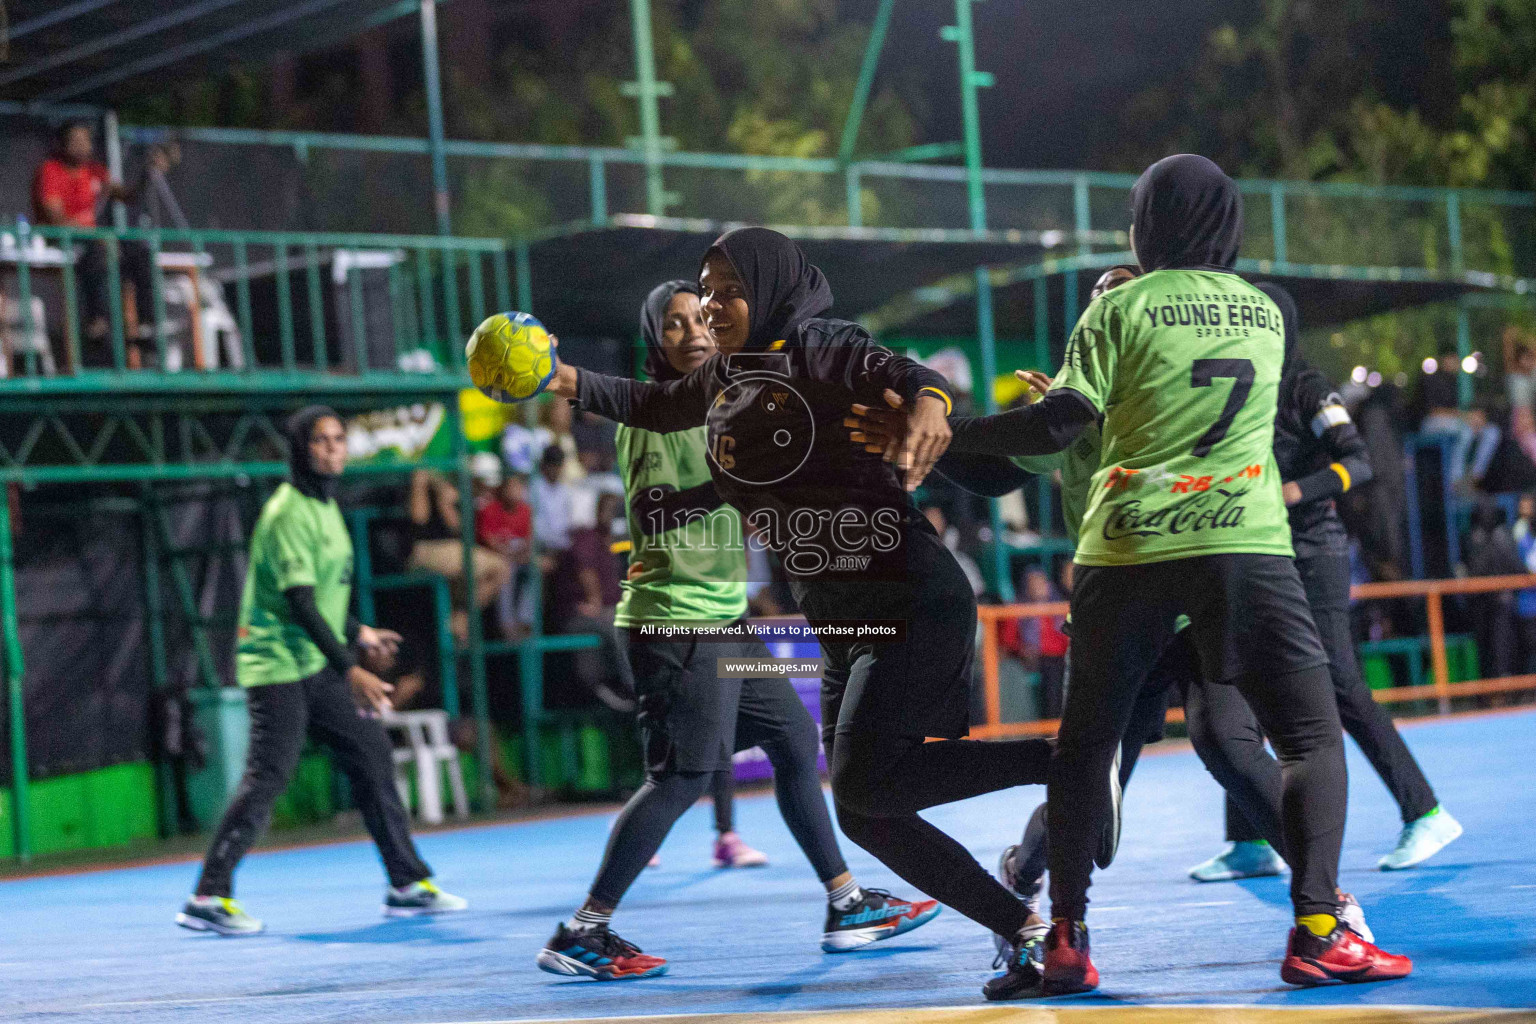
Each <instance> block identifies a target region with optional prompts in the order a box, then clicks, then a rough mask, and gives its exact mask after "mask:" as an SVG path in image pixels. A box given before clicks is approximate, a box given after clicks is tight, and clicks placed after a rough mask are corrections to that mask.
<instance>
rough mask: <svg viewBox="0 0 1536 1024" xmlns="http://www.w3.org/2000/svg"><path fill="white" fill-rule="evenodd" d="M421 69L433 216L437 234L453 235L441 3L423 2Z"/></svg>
mask: <svg viewBox="0 0 1536 1024" xmlns="http://www.w3.org/2000/svg"><path fill="white" fill-rule="evenodd" d="M421 66H422V71H423V73H424V74H425V76H426V83H427V136H428V148H429V149H430V150H431V153H432V212H433V215H434V216H435V217H436V220H437V233H438V234H440V235H451V234H453V220H452V217H451V216H450V210H449V205H448V158H447V156H446V155H445V150H444V146H443V135H444V133H443V78H442V73H441V70H440V69H439V67H438V60H437V0H421Z"/></svg>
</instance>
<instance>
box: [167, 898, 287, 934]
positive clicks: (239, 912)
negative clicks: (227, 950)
mask: <svg viewBox="0 0 1536 1024" xmlns="http://www.w3.org/2000/svg"><path fill="white" fill-rule="evenodd" d="M176 923H177V924H179V925H181V926H182V927H183V928H186V929H189V930H191V931H194V932H217V933H218V934H220V935H260V934H261V933H262V932H263V931H265V930H266V927H267V926H266V925H265V924H263V923H262V922H261V921H258V920H257V919H256V918H254V917H252V916H251V915H250V914H247V913H246V912H245V908H244V907H242V906H240V904H238V903H236V902H235V901H234V900H232V899H230V898H228V897H227V896H190V897H188V898H187V902H186V903H184V904H183V905H182V908H181V913H179V914H177V915H176Z"/></svg>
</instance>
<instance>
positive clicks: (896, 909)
mask: <svg viewBox="0 0 1536 1024" xmlns="http://www.w3.org/2000/svg"><path fill="white" fill-rule="evenodd" d="M942 909H943V908H942V907H940V906H939V901H938V900H904V899H902V898H900V897H899V896H892V895H891V894H890V893H888V892H886V891H885V890H884V889H865V890H864V895H863V896H862V897H861V898H860V899H859V902H857V903H855V904H854V905H853V906H851V907H848V908H847V909H845V910H838V909H836V908H835V907H832V906H828V907H827V927H826V930H825V931H823V932H822V933H821V949H822V952H824V953H846V952H848V951H849V950H851V949H860V948H862V947H864V946H867V945H869V944H870V943H871V942H879V941H880V940H881V939H892V938H895V937H896V936H898V935H901V934H903V933H905V932H909V931H911V930H912V929H914V928H921V927H922V926H923V925H925V924H927V923H928V922H929V921H932V920H933V919H934V918H936V917H938V916H939V911H940V910H942Z"/></svg>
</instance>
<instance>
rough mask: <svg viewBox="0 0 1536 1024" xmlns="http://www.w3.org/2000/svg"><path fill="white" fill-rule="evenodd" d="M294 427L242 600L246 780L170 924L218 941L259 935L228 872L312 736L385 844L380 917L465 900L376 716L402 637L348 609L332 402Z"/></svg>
mask: <svg viewBox="0 0 1536 1024" xmlns="http://www.w3.org/2000/svg"><path fill="white" fill-rule="evenodd" d="M287 427H288V431H287V432H288V444H289V452H290V454H289V475H290V479H289V481H288V482H286V483H283V484H279V485H278V488H277V490H276V491H274V492H273V494H272V497H270V498H268V499H267V503H266V505H265V506H263V508H262V510H261V517H260V518H259V519H257V521H256V529H255V532H254V533H253V534H252V535H251V548H250V560H249V564H248V566H247V569H246V577H245V591H244V593H243V595H242V596H241V598H240V631H239V647H238V649H237V652H236V656H235V675H236V678H237V679H238V680H239V683H240V685H241V686H242V687H244V688H245V693H246V698H247V701H248V703H249V706H250V714H251V739H250V752H249V754H248V756H247V760H246V767H245V776H244V777H243V778H242V779H241V780H240V788H239V789H238V790H236V792H235V796H234V799H233V800H232V801H231V802H230V805H229V808H228V809H227V810H226V811H225V812H224V818H223V820H222V821H220V822H219V828H218V831H217V832H216V833H215V834H214V837H213V842H212V844H211V845H210V846H209V848H208V855H207V857H206V859H205V860H204V861H203V871H202V875H201V877H200V878H199V879H198V883H197V890H196V892H195V893H194V894H193V895H192V896H191V897H190V898H189V899H188V900H187V902H186V904H185V905H184V906H183V907H182V909H181V913H179V914H177V915H176V923H177V924H179V925H181V926H182V927H183V928H190V929H193V930H194V931H212V932H218V933H220V934H222V935H254V934H256V933H258V932H260V931H261V930H262V929H263V927H264V925H263V924H262V922H261V921H259V920H257V919H256V918H254V917H251V916H250V915H249V914H247V913H246V912H245V911H244V910H243V909H241V907H240V905H239V904H238V903H236V902H235V901H234V900H233V899H232V898H231V896H232V895H233V891H234V880H233V879H234V871H235V867H236V866H237V865H238V864H239V863H240V859H241V858H242V857H244V856H245V854H246V852H247V851H248V850H249V849H250V848H251V845H252V844H253V843H255V842H256V840H257V839H259V838H260V837H261V834H262V833H263V832H264V831H266V827H267V824H268V822H269V821H270V820H271V817H272V805H273V803H274V802H276V800H277V798H278V796H279V795H281V794H282V792H283V790H284V788H286V787H287V785H288V781H289V779H290V778H292V776H293V771H294V768H295V766H296V765H297V764H298V761H299V752H300V751H301V750H302V749H303V746H304V738H305V736H306V735H307V734H310V733H312V734H313V735H314V736H315V738H316V739H318V740H320V741H321V742H322V743H324V744H325V745H326V746H327V747H329V748H330V750H331V753H332V755H333V756H334V757H335V758H336V761H337V763H338V764H339V766H340V767H341V770H342V771H343V772H345V773H346V775H347V778H348V780H349V781H350V782H351V783H352V798H353V799H354V800H355V801H356V802H357V806H358V809H359V810H360V811H361V812H362V815H363V821H364V823H365V824H366V825H367V826H368V832H369V834H370V835H372V836H373V841H374V843H376V844H377V845H378V848H379V855H380V856H381V857H382V858H383V860H384V867H385V870H386V872H387V873H388V875H389V888H388V891H387V892H386V893H385V896H384V913H385V914H386V915H389V916H406V915H414V914H436V913H442V912H445V911H450V910H463V909H464V908H465V907H466V906H468V904H467V903H466V902H465V901H464V900H462V899H460V898H459V897H457V896H452V895H450V894H448V893H445V892H443V891H442V890H441V889H439V888H438V887H437V886H436V885H434V884H433V883H432V869H431V868H429V867H427V865H426V864H425V863H424V862H423V861H422V859H421V858H420V856H418V855H417V853H416V847H415V845H414V844H413V843H412V842H411V833H410V816H409V815H408V814H407V813H406V810H405V806H404V805H403V804H402V803H401V802H400V796H399V794H398V793H397V792H396V790H395V783H394V760H393V756H392V754H391V752H390V743H389V737H388V736H387V735H386V734H385V732H384V727H383V725H381V724H380V722H379V720H378V713H379V712H382V711H387V710H389V707H390V703H389V692H390V690H391V687H390V685H389V684H388V683H386V682H384V680H382V679H380V678H379V677H378V676H377V675H375V671H383V670H384V669H386V668H387V667H388V666H389V664H390V662H391V661H393V659H394V653H395V649H396V647H397V646H398V645H399V642H400V636H399V634H397V633H394V632H392V631H390V630H387V629H374V628H373V627H371V626H364V625H361V624H359V623H358V622H357V620H356V619H354V618H352V617H351V615H350V614H348V611H347V609H348V607H349V605H350V604H351V600H352V540H351V537H350V536H349V535H348V533H347V527H346V523H345V522H344V521H343V520H342V517H341V508H340V506H338V505H337V503H336V497H335V490H336V480H337V478H338V477H340V476H341V471H342V469H343V467H344V466H345V465H346V460H347V438H346V431H345V430H344V429H343V428H342V425H341V419H340V417H338V416H337V415H336V413H334V412H332V411H331V410H330V409H327V408H325V407H324V406H309V407H307V408H305V409H301V410H299V411H298V412H296V413H294V414H293V416H292V417H291V418H290V419H289V421H288V424H287ZM354 649H355V650H356V651H358V652H359V653H360V654H361V660H362V664H359V659H358V657H357V656H356V655H354V653H353V650H354Z"/></svg>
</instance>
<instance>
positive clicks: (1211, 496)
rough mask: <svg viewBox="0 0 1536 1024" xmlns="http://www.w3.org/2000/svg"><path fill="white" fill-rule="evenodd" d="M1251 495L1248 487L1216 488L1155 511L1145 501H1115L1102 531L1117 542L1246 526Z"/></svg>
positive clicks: (1138, 499)
mask: <svg viewBox="0 0 1536 1024" xmlns="http://www.w3.org/2000/svg"><path fill="white" fill-rule="evenodd" d="M1248 493H1249V489H1246V488H1245V489H1244V490H1241V491H1234V490H1227V489H1225V488H1220V487H1213V488H1211V489H1210V490H1208V491H1201V492H1197V493H1195V494H1191V495H1190V496H1189V497H1187V498H1180V499H1179V500H1178V501H1173V502H1170V503H1168V504H1167V505H1162V506H1159V507H1156V508H1148V507H1147V503H1146V501H1145V500H1144V499H1142V498H1131V499H1129V500H1127V501H1120V502H1115V503H1113V504H1111V505H1110V506H1109V507H1108V508H1107V509H1106V514H1105V516H1104V527H1103V529H1102V531H1101V532H1102V535H1103V537H1104V539H1105V540H1109V541H1114V540H1122V539H1124V538H1126V537H1176V536H1179V535H1181V534H1189V533H1204V532H1206V531H1208V530H1230V529H1234V528H1236V527H1239V526H1242V525H1243V519H1244V516H1245V514H1246V513H1247V511H1248V506H1247V504H1246V503H1245V499H1246V498H1247V497H1248Z"/></svg>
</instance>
